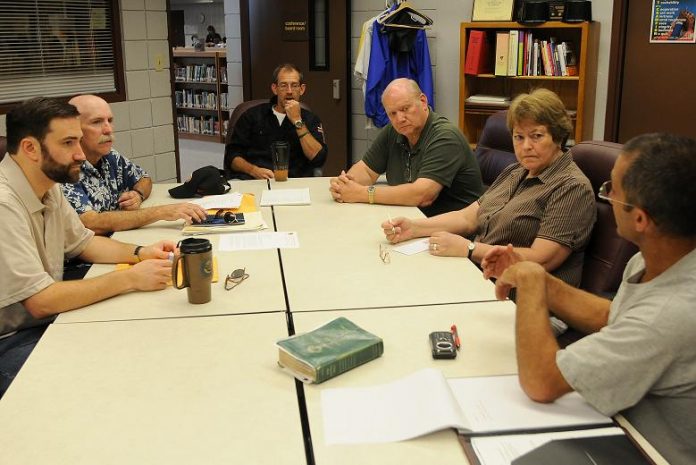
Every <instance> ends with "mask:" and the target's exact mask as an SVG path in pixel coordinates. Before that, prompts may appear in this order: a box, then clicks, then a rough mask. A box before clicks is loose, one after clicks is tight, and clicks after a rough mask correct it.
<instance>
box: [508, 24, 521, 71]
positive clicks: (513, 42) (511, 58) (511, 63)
mask: <svg viewBox="0 0 696 465" xmlns="http://www.w3.org/2000/svg"><path fill="white" fill-rule="evenodd" d="M519 37H520V31H518V30H517V29H513V30H511V31H510V37H509V40H508V64H507V75H508V76H517V41H518V40H519Z"/></svg>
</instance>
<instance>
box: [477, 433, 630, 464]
mask: <svg viewBox="0 0 696 465" xmlns="http://www.w3.org/2000/svg"><path fill="white" fill-rule="evenodd" d="M623 435H625V433H624V432H623V430H622V429H621V428H618V427H611V428H593V429H583V430H574V431H554V432H551V433H537V434H514V435H512V434H511V435H503V436H485V437H483V436H482V437H475V438H471V447H472V448H473V450H474V452H475V453H476V457H478V459H479V462H480V463H481V465H510V464H511V463H512V461H513V460H515V459H517V458H519V457H522V456H523V455H524V454H526V453H528V452H531V451H533V450H534V449H537V448H538V447H540V446H542V445H544V444H546V443H548V442H550V441H554V440H562V439H571V438H594V437H600V436H623ZM561 462H562V460H561ZM587 463H588V465H590V464H591V463H592V462H590V461H589V460H588V461H587Z"/></svg>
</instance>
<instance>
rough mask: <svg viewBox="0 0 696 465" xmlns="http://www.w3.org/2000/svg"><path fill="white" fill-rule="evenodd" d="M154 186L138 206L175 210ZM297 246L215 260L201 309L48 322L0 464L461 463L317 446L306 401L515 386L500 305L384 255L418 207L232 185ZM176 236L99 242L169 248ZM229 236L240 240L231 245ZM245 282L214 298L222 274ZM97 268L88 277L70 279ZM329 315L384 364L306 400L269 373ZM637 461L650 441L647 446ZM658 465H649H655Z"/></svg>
mask: <svg viewBox="0 0 696 465" xmlns="http://www.w3.org/2000/svg"><path fill="white" fill-rule="evenodd" d="M169 187H171V186H169V185H155V186H154V191H153V194H152V196H151V197H150V198H149V199H148V200H147V202H146V203H145V204H144V206H145V207H147V206H149V205H156V204H162V203H169V202H175V201H176V200H174V199H171V198H169V197H168V195H167V189H168V188H169ZM232 187H233V190H235V191H238V192H245V193H250V194H253V196H254V198H255V203H256V206H257V208H258V209H259V211H260V212H261V214H262V215H263V218H264V220H265V221H266V223H267V224H268V226H269V229H268V230H267V231H278V232H295V233H297V235H298V237H299V244H300V245H299V248H283V249H271V250H244V251H240V250H235V251H220V250H219V248H218V245H219V238H220V235H215V234H210V235H206V236H203V237H206V238H208V239H210V240H211V242H213V247H214V249H213V250H214V254H215V257H216V260H217V262H218V275H219V280H218V282H217V283H215V284H213V292H212V300H211V302H210V303H208V304H202V305H191V304H188V302H187V298H186V291H183V290H176V289H173V288H167V289H165V290H163V291H157V292H134V293H130V294H126V295H121V296H118V297H115V298H112V299H109V300H107V301H104V302H100V303H97V304H93V305H90V306H88V307H85V308H83V309H80V310H75V311H71V312H67V313H63V314H61V315H59V317H58V318H57V319H56V322H55V323H54V324H53V325H50V326H49V328H48V329H47V331H46V333H45V334H44V336H43V338H42V339H41V341H40V342H39V344H38V345H37V347H36V348H35V349H34V351H33V353H32V354H31V356H30V357H29V359H28V360H27V362H26V364H25V365H24V367H23V368H22V370H21V371H20V373H19V375H18V376H17V378H16V379H15V381H14V383H13V384H12V386H11V387H10V388H9V390H8V391H7V393H6V394H5V396H4V397H3V398H2V400H0V463H8V464H9V463H12V464H32V465H34V464H49V463H51V464H52V463H70V464H92V463H100V464H117V463H118V464H122V463H167V464H184V463H186V464H189V463H205V464H218V463H219V464H222V463H225V464H229V463H253V464H279V463H282V464H308V465H311V464H314V463H316V464H322V465H324V464H325V465H330V464H343V463H346V464H347V463H351V464H352V463H363V464H391V463H393V464H397V463H398V464H403V463H428V462H442V463H461V464H467V463H468V461H467V459H466V457H465V455H464V453H463V450H462V447H461V446H460V444H459V441H458V438H457V435H456V433H455V432H454V430H445V431H440V432H436V433H432V434H429V435H426V436H422V437H419V438H417V439H413V440H409V441H403V442H397V443H383V444H359V445H341V446H337V445H327V444H326V443H325V441H324V436H323V419H322V414H321V392H322V391H323V390H325V389H332V388H339V387H358V386H369V385H375V384H381V383H385V382H389V381H393V380H395V379H397V378H400V377H402V376H405V375H407V374H409V373H412V372H414V371H417V370H419V369H422V368H427V367H435V368H438V369H440V370H442V372H443V373H444V374H445V376H447V377H457V376H481V375H494V374H514V373H516V372H517V366H516V360H515V350H514V318H515V309H514V305H513V304H512V303H511V302H509V301H504V302H500V301H496V300H495V297H494V293H493V285H492V284H491V283H490V282H488V281H485V280H484V279H483V278H482V276H481V273H480V271H479V270H478V268H477V267H476V266H474V265H473V264H472V263H471V262H470V261H469V260H467V259H464V258H443V257H435V256H432V255H430V254H429V253H427V252H422V253H418V254H415V255H403V254H400V253H399V252H397V251H395V250H393V249H392V250H391V251H390V258H391V260H390V261H389V263H384V262H383V261H382V259H381V258H380V256H379V248H380V244H381V245H382V246H383V247H387V248H390V249H391V248H392V246H391V245H389V244H388V243H387V241H386V239H385V238H384V235H383V233H382V231H381V228H380V223H381V222H382V221H384V220H386V219H388V218H390V217H391V218H395V217H397V216H407V217H419V216H422V214H421V213H420V211H419V210H418V209H417V208H412V207H392V206H383V205H366V204H339V203H335V202H333V200H332V199H331V197H330V195H329V192H328V179H326V178H311V179H290V180H288V181H287V182H283V183H280V182H275V181H270V182H266V181H233V184H232ZM297 188H309V190H310V194H311V205H302V206H274V207H260V199H261V197H262V195H263V191H265V190H268V189H271V190H273V189H297ZM182 226H183V224H182V222H157V223H153V224H151V225H148V226H146V227H144V228H140V229H138V230H133V231H123V232H118V233H116V234H115V235H114V238H116V239H118V240H122V241H125V242H130V243H134V244H147V243H150V242H154V241H155V240H159V239H170V240H173V241H179V240H181V239H182V238H184V237H185V236H183V235H182V233H181V229H182ZM235 234H244V233H235ZM235 268H246V270H247V272H248V273H249V274H250V277H249V279H247V280H245V281H244V282H243V283H242V284H240V285H239V286H237V287H236V288H235V289H233V290H232V291H225V290H224V283H223V281H224V275H225V274H227V273H229V272H231V271H232V270H233V269H235ZM113 269H114V266H113V265H94V266H93V267H92V269H91V270H90V272H89V273H88V275H87V276H86V278H87V279H88V278H89V277H91V276H96V275H98V274H101V273H107V272H109V271H112V270H113ZM338 316H345V317H347V318H349V319H350V320H351V321H353V322H354V323H356V324H358V325H359V326H361V327H363V328H364V329H366V330H368V331H370V332H373V333H374V334H377V335H379V336H380V337H382V338H383V340H384V348H385V350H384V355H383V356H382V357H380V358H378V359H376V360H374V361H371V362H369V363H367V364H365V365H363V366H360V367H358V368H356V369H354V370H351V371H349V372H347V373H344V374H342V375H341V376H338V377H336V378H333V379H330V380H328V381H326V382H325V383H322V384H319V385H303V384H302V383H299V382H298V381H295V379H294V378H292V377H291V376H289V375H288V374H287V373H285V372H283V370H281V369H280V368H279V367H278V366H277V359H278V350H277V348H276V347H275V346H274V343H275V342H276V341H277V340H279V339H281V338H283V337H286V336H288V335H291V334H294V333H295V332H297V333H301V332H305V331H309V330H311V329H313V328H315V327H318V326H320V325H321V324H323V323H326V322H327V321H330V320H331V319H333V318H335V317H338ZM452 324H456V325H457V326H458V328H459V333H460V336H461V339H462V348H461V350H460V351H459V353H458V356H457V358H456V359H454V360H433V359H432V357H431V354H430V347H429V342H428V334H429V333H430V332H431V331H438V330H448V329H449V327H450V326H451V325H452ZM646 447H647V448H648V449H649V444H647V446H646ZM656 457H657V459H656V462H657V463H665V462H660V458H659V456H656Z"/></svg>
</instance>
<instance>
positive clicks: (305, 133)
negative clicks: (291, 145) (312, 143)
mask: <svg viewBox="0 0 696 465" xmlns="http://www.w3.org/2000/svg"><path fill="white" fill-rule="evenodd" d="M307 134H309V131H305V132H303V133H302V134H300V135H299V136H297V138H298V139H302V138H303V137H304V136H306V135H307Z"/></svg>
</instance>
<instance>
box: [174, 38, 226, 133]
mask: <svg viewBox="0 0 696 465" xmlns="http://www.w3.org/2000/svg"><path fill="white" fill-rule="evenodd" d="M173 57H174V102H175V106H176V126H177V132H178V134H179V137H180V138H181V139H193V140H203V141H208V142H221V143H224V142H225V134H226V132H227V119H228V115H229V105H228V97H229V93H228V92H227V56H226V52H225V50H206V51H195V50H193V49H186V48H175V49H174V51H173Z"/></svg>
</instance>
